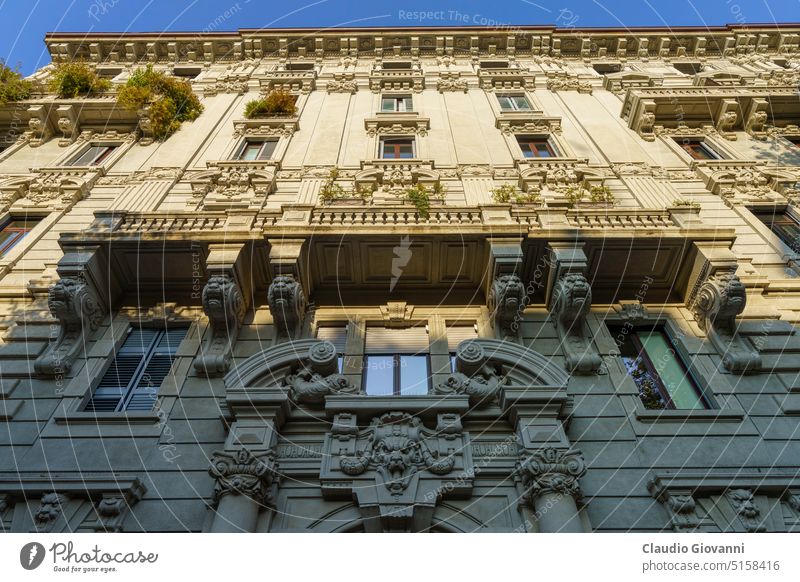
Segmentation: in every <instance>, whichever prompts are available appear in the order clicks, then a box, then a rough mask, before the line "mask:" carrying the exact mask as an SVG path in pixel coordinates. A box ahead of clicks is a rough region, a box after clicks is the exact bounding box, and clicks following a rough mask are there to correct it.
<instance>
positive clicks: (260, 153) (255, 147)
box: [236, 139, 278, 162]
mask: <svg viewBox="0 0 800 582" xmlns="http://www.w3.org/2000/svg"><path fill="white" fill-rule="evenodd" d="M277 145H278V141H277V140H274V139H248V140H246V141H245V142H244V143H243V144H242V147H241V149H239V153H238V155H237V156H236V159H237V160H242V161H244V162H252V161H256V160H269V159H270V158H272V154H273V153H275V146H277Z"/></svg>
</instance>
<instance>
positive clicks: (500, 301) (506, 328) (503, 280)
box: [489, 274, 527, 336]
mask: <svg viewBox="0 0 800 582" xmlns="http://www.w3.org/2000/svg"><path fill="white" fill-rule="evenodd" d="M526 299H527V298H526V294H525V285H523V283H522V279H520V278H519V276H518V275H513V274H512V275H501V276H499V277H497V278H495V280H494V282H493V283H492V288H491V290H490V292H489V311H490V312H491V314H492V323H493V325H494V327H495V329H496V330H497V332H498V334H499V335H500V336H508V335H511V336H514V335H516V334H517V331H518V328H519V321H520V320H521V318H522V311H523V310H524V309H525V302H526Z"/></svg>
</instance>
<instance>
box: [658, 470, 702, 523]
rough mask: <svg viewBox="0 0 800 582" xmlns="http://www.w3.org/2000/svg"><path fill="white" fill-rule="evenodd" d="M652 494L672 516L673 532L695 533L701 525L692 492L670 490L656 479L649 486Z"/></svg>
mask: <svg viewBox="0 0 800 582" xmlns="http://www.w3.org/2000/svg"><path fill="white" fill-rule="evenodd" d="M647 489H648V490H649V491H650V494H651V495H652V496H653V497H654V498H655V499H656V500H658V501H659V502H660V503H661V504H663V505H664V508H665V509H666V510H667V512H668V513H669V516H670V524H671V525H672V529H673V531H676V532H686V531H693V530H695V529H696V528H697V527H698V526H699V525H700V518H699V517H698V516H697V513H696V510H697V502H696V501H695V500H694V497H693V495H692V491H691V490H688V489H687V490H684V489H681V490H670V489H669V488H667V487H664V485H663V484H662V483H661V482H660V481H659V480H658V479H654V480H652V481H650V482H649V483H648V484H647Z"/></svg>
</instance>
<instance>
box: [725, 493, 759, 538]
mask: <svg viewBox="0 0 800 582" xmlns="http://www.w3.org/2000/svg"><path fill="white" fill-rule="evenodd" d="M725 496H726V497H727V498H728V501H729V502H730V504H731V507H732V508H733V511H734V512H736V515H737V516H738V517H739V520H740V521H741V522H742V525H743V526H744V529H745V531H748V532H756V531H764V529H765V528H764V525H763V524H762V523H761V519H762V518H761V510H759V508H758V506H757V505H756V502H755V499H754V498H753V492H752V491H751V490H749V489H730V490H728V491H726V493H725Z"/></svg>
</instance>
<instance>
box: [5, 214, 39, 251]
mask: <svg viewBox="0 0 800 582" xmlns="http://www.w3.org/2000/svg"><path fill="white" fill-rule="evenodd" d="M38 222H39V221H38V220H9V221H8V222H6V224H5V226H3V230H1V231H0V257H3V256H5V254H6V253H7V252H8V251H10V250H11V249H12V248H14V245H16V244H17V243H18V242H19V241H21V240H22V239H23V238H25V235H26V234H28V233H29V232H30V231H31V229H32V228H33V227H34V226H36V224H37V223H38Z"/></svg>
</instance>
